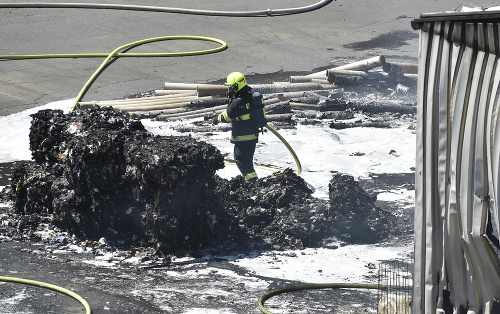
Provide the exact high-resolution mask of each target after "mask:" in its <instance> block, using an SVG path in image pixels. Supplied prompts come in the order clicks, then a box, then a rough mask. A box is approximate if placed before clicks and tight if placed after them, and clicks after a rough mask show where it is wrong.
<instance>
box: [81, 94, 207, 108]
mask: <svg viewBox="0 0 500 314" xmlns="http://www.w3.org/2000/svg"><path fill="white" fill-rule="evenodd" d="M196 99H199V97H197V96H175V97H172V96H170V95H168V96H155V97H143V98H131V99H117V100H103V101H92V102H90V103H89V104H86V103H85V102H81V104H83V105H87V106H88V105H90V104H95V105H99V106H113V107H115V106H130V105H131V106H138V105H141V104H148V105H151V104H163V103H172V102H183V101H188V100H196Z"/></svg>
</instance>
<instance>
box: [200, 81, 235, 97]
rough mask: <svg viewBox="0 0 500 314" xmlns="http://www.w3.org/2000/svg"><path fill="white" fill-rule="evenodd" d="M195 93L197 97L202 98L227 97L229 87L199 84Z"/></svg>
mask: <svg viewBox="0 0 500 314" xmlns="http://www.w3.org/2000/svg"><path fill="white" fill-rule="evenodd" d="M196 92H197V94H198V97H203V96H221V97H227V95H228V94H229V86H226V85H209V84H200V85H198V87H197V89H196Z"/></svg>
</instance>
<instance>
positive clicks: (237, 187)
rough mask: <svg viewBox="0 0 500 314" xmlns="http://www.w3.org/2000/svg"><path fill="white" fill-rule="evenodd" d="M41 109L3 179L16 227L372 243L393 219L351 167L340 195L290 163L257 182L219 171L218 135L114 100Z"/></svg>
mask: <svg viewBox="0 0 500 314" xmlns="http://www.w3.org/2000/svg"><path fill="white" fill-rule="evenodd" d="M32 118H33V121H32V125H31V129H30V147H31V150H32V156H33V160H32V161H21V162H16V163H15V164H14V168H13V174H12V180H11V182H12V184H11V186H10V187H8V188H6V189H4V190H3V193H4V195H7V196H8V198H9V199H10V200H11V201H12V203H13V206H14V208H13V211H11V213H10V215H11V216H12V219H11V224H8V226H3V227H2V228H7V227H9V226H10V227H11V230H10V231H9V232H8V233H9V234H12V233H18V234H21V235H23V236H28V237H31V238H35V234H36V232H35V231H36V230H37V228H38V227H39V224H40V223H41V222H44V223H49V224H50V225H52V226H56V227H58V228H60V229H62V230H65V231H69V232H70V233H71V234H73V235H75V236H76V237H78V238H81V239H82V240H87V239H89V240H97V239H99V238H101V237H105V238H106V239H107V240H109V241H112V242H114V243H119V244H120V245H121V246H125V247H127V246H128V247H130V246H144V247H151V248H154V249H156V251H157V252H161V253H163V254H168V253H171V252H174V251H180V250H182V251H184V250H194V249H201V248H222V247H226V248H241V249H251V248H260V249H267V248H274V249H288V248H303V247H306V246H307V247H317V246H322V245H327V242H329V241H330V242H332V241H345V242H351V243H370V242H374V241H377V240H379V239H381V237H382V236H385V235H387V233H388V232H387V230H390V229H391V225H390V224H391V221H394V219H392V216H391V214H390V213H387V212H385V211H383V210H380V209H379V208H377V207H376V206H375V205H374V202H375V198H374V197H372V196H370V195H368V194H367V193H366V192H365V191H363V190H362V189H361V188H360V187H359V186H358V185H357V182H355V181H354V179H353V178H352V177H351V176H347V175H342V174H338V173H336V174H334V176H333V179H332V181H331V182H330V201H329V202H328V201H325V200H319V199H316V198H314V197H312V196H311V195H312V191H311V190H310V189H309V187H308V186H307V184H306V182H305V181H304V180H303V179H302V178H301V177H299V176H297V175H296V174H295V173H294V172H293V171H292V170H290V169H287V170H285V171H284V172H282V173H275V174H273V175H271V176H268V177H265V178H261V179H259V180H258V181H257V182H256V184H253V185H249V184H248V183H246V182H245V180H244V179H243V178H242V177H241V176H238V177H236V178H234V179H232V180H229V181H228V180H225V179H222V178H220V177H218V176H217V175H216V171H217V170H218V169H221V168H223V167H224V160H223V156H222V155H221V153H220V152H219V151H218V150H217V149H216V148H215V147H214V146H212V145H210V144H208V143H205V142H200V141H197V140H195V139H193V138H192V137H190V136H179V137H159V136H155V135H153V134H151V133H149V132H147V131H146V130H145V129H144V127H143V125H142V124H141V122H140V121H137V120H132V119H129V118H128V117H127V116H125V115H123V114H121V113H119V112H116V111H114V110H113V109H112V108H110V107H102V108H100V107H97V106H96V107H93V108H90V109H86V110H83V111H81V112H72V113H69V114H64V113H63V112H61V111H58V110H42V111H39V112H38V113H36V114H33V115H32ZM12 229H15V230H14V231H13V230H12ZM0 231H2V232H6V231H5V230H0Z"/></svg>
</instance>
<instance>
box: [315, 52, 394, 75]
mask: <svg viewBox="0 0 500 314" xmlns="http://www.w3.org/2000/svg"><path fill="white" fill-rule="evenodd" d="M385 63H386V62H385V57H384V56H378V57H373V58H369V59H365V60H361V61H357V62H352V63H349V64H344V65H341V66H338V67H335V68H332V70H333V69H337V70H353V71H367V70H371V69H374V68H376V67H380V66H382V65H383V64H385ZM326 72H327V70H324V71H321V72H316V73H312V74H309V75H306V76H310V77H311V76H315V77H317V76H321V75H323V76H324V77H326Z"/></svg>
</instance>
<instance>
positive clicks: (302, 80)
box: [290, 76, 333, 84]
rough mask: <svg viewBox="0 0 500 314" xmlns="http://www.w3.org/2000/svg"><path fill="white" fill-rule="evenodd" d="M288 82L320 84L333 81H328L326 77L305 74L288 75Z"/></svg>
mask: <svg viewBox="0 0 500 314" xmlns="http://www.w3.org/2000/svg"><path fill="white" fill-rule="evenodd" d="M290 83H320V84H332V83H333V81H328V79H327V78H325V77H322V78H314V77H307V76H290Z"/></svg>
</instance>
